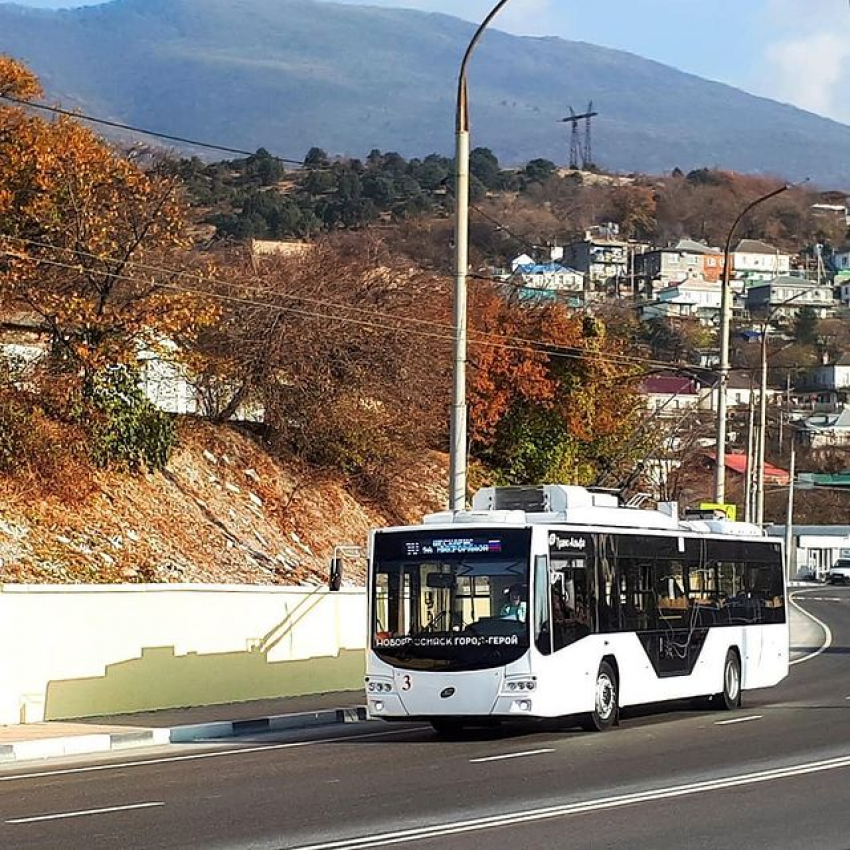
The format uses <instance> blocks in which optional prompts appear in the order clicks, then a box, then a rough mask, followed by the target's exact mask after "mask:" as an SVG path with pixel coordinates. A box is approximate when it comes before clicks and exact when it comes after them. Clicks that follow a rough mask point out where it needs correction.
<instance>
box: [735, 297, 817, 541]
mask: <svg viewBox="0 0 850 850" xmlns="http://www.w3.org/2000/svg"><path fill="white" fill-rule="evenodd" d="M807 291H808V290H805V289H801V290H800V291H799V292H797V293H795V294H794V295H792V296H791V297H790V298H786V299H785V300H784V301H780V302H779V303H778V304H777V305H775V306H774V308H773V309H772V310H771V311H770V312H769V313H768V314H767V317H766V318H765V320H764V322H763V323H762V326H761V380H760V382H759V428H758V446H757V451H756V487H755V490H756V517H755V520H756V523H757V524H758V525H761V524H762V523H763V522H764V454H765V445H766V442H767V334H768V328H769V327H770V322H771V319H772V318H773V317H774V316H775V315H776V313H777V312H778V311H779V310H781V309H782V308H783V307H784V306H785V305H786V304H790V303H791V302H792V301H796V300H797V299H798V298H802V297H803V296H804V295H805V294H806V292H807ZM747 466H748V467H749V462H748V464H747Z"/></svg>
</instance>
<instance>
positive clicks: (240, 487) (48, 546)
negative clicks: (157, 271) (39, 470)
mask: <svg viewBox="0 0 850 850" xmlns="http://www.w3.org/2000/svg"><path fill="white" fill-rule="evenodd" d="M445 468H446V460H445V458H444V457H442V456H440V455H438V454H436V453H434V454H433V455H431V456H429V457H426V458H423V459H422V461H421V465H420V467H419V468H417V469H415V470H410V471H409V473H407V474H405V475H403V476H400V477H399V478H398V480H397V483H396V486H395V488H394V490H393V497H392V503H390V504H380V505H379V504H366V503H363V502H361V501H359V500H358V498H357V496H356V494H355V493H354V492H353V491H352V490H351V488H350V487H349V486H348V484H347V483H346V481H345V480H344V479H343V478H342V477H341V476H334V475H332V474H329V473H327V472H319V471H317V470H315V469H310V468H307V467H304V466H300V465H297V464H294V463H289V464H287V463H282V462H279V461H276V460H275V459H273V458H272V457H271V456H270V455H269V454H267V453H266V452H265V451H264V450H263V448H262V446H261V445H260V444H259V443H258V442H257V441H256V440H254V439H252V438H251V437H250V436H247V435H245V434H244V433H241V432H240V431H238V430H236V429H234V428H230V427H222V426H218V427H217V426H213V425H210V424H208V423H202V422H197V421H194V420H184V421H182V422H181V424H180V447H179V449H178V450H177V451H176V452H175V454H174V455H173V457H172V458H171V461H170V462H169V464H168V467H167V469H166V470H165V472H163V473H153V474H148V475H141V476H131V475H125V474H118V473H109V472H96V473H94V474H93V475H94V486H93V488H92V490H91V492H90V493H89V494H88V495H85V496H83V497H82V498H81V499H80V500H79V501H75V502H71V501H69V500H60V499H59V498H57V497H55V496H47V497H44V496H36V495H34V494H33V493H31V492H30V493H28V492H26V491H25V490H23V489H22V488H21V487H20V485H19V483H15V482H13V481H12V480H10V479H4V478H2V477H0V581H2V582H36V583H43V582H224V583H239V584H300V583H322V582H324V581H325V579H326V576H327V562H328V559H329V558H330V555H331V553H332V551H333V547H334V545H335V544H337V543H353V544H360V545H363V544H364V543H365V541H366V535H367V532H368V529H369V528H370V527H373V526H380V525H384V524H390V523H398V522H416V521H418V520H419V519H420V518H421V516H422V514H423V513H425V512H428V511H433V510H439V509H441V508H442V507H443V506H444V505H445V501H446V493H445V489H444V486H443V483H442V482H444V481H445V480H446V477H447V476H446V472H445ZM65 485H66V487H68V486H69V482H65ZM348 577H349V578H350V579H351V580H354V581H357V582H359V581H362V572H359V573H358V572H354V571H352V572H350V573H349V576H348Z"/></svg>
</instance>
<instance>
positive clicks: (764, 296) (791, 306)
mask: <svg viewBox="0 0 850 850" xmlns="http://www.w3.org/2000/svg"><path fill="white" fill-rule="evenodd" d="M746 296H747V309H748V310H749V311H750V313H751V314H754V315H756V314H761V315H767V314H770V313H772V314H773V316H774V317H775V318H777V319H780V320H782V319H785V320H791V319H794V318H795V317H796V316H797V315H798V314H799V312H800V310H802V309H803V307H811V309H812V310H814V312H815V315H816V316H817V317H818V318H819V319H825V318H827V317H828V316H831V315H833V313H834V312H835V307H836V301H835V297H834V295H833V289H832V286H830V285H828V284H823V283H821V284H818V283H810V282H809V281H807V280H804V279H803V278H799V277H790V276H788V275H783V276H781V277H776V278H773V279H772V280H771V281H769V282H767V283H755V284H753V285H752V286H750V287H749V288H748V289H747V292H746ZM791 299H793V300H791Z"/></svg>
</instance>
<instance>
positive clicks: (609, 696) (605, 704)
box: [596, 673, 614, 720]
mask: <svg viewBox="0 0 850 850" xmlns="http://www.w3.org/2000/svg"><path fill="white" fill-rule="evenodd" d="M613 711H614V683H613V682H612V681H611V678H610V677H609V676H607V675H606V674H604V673H603V674H602V675H601V676H600V677H599V678H598V679H597V680H596V713H597V714H598V715H599V716H600V717H601V718H602V719H603V720H607V719H608V718H609V717H610V716H611V712H613Z"/></svg>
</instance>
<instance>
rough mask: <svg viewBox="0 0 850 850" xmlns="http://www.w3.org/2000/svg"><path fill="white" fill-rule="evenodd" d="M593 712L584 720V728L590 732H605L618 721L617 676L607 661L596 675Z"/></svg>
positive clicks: (582, 723) (600, 666)
mask: <svg viewBox="0 0 850 850" xmlns="http://www.w3.org/2000/svg"><path fill="white" fill-rule="evenodd" d="M594 699H595V703H594V708H593V711H591V712H590V713H589V714H587V715H585V716H584V717H583V718H582V722H581V725H582V728H583V729H586V730H587V731H588V732H604V731H606V730H607V729H610V728H611V727H612V726H613V725H614V724H615V723H616V721H617V712H618V710H619V705H618V692H617V674H616V673H615V672H614V668H613V667H611V665H610V664H609V663H608V662H607V661H603V662H602V663H601V664H600V665H599V672H598V673H597V674H596V694H595V698H594Z"/></svg>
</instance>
